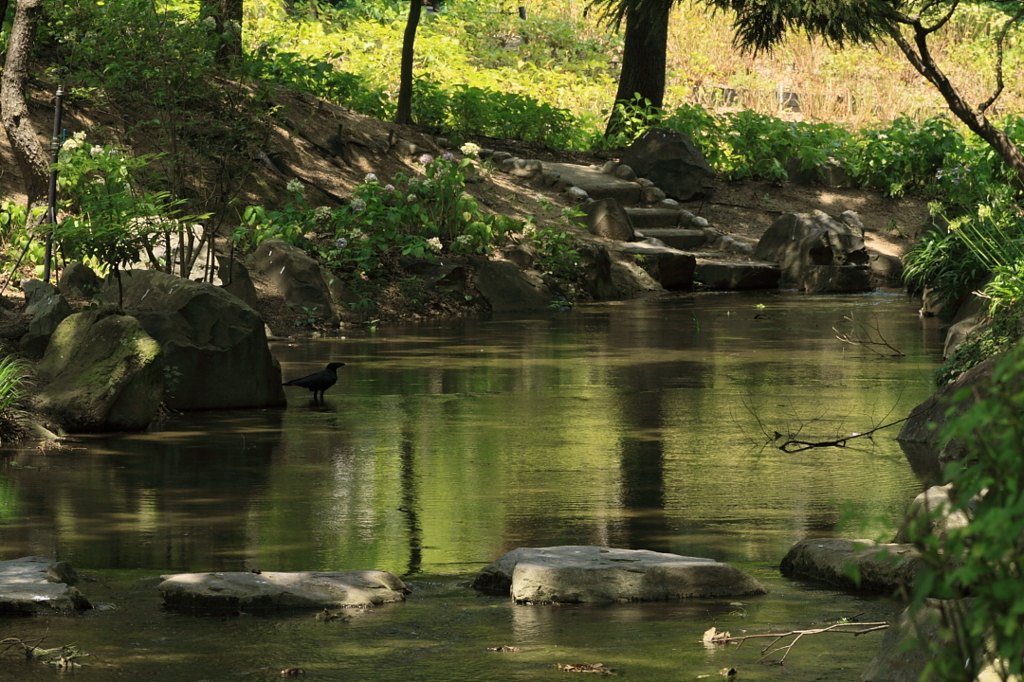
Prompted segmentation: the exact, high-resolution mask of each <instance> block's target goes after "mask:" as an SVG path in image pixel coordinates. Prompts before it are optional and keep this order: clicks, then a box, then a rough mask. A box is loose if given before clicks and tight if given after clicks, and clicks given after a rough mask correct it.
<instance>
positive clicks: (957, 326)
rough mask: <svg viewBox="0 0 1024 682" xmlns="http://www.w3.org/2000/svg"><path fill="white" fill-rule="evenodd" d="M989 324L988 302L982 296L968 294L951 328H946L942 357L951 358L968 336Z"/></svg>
mask: <svg viewBox="0 0 1024 682" xmlns="http://www.w3.org/2000/svg"><path fill="white" fill-rule="evenodd" d="M987 324H988V302H987V301H986V300H985V299H983V298H981V297H980V296H975V295H974V294H968V296H967V298H966V299H964V302H963V303H961V304H960V307H959V308H958V309H957V311H956V315H954V316H953V320H952V323H951V324H950V326H949V329H947V330H946V342H945V345H944V346H943V349H942V357H944V358H949V356H951V355H952V354H953V353H954V352H955V351H956V349H957V348H959V347H960V344H962V343H963V342H964V341H966V340H967V337H968V336H970V335H971V334H972V333H974V332H976V331H981V330H982V329H984V328H985V327H986V326H987Z"/></svg>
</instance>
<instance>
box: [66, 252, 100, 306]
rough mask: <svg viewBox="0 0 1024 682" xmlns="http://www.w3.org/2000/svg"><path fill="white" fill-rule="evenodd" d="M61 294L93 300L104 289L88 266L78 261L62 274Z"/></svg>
mask: <svg viewBox="0 0 1024 682" xmlns="http://www.w3.org/2000/svg"><path fill="white" fill-rule="evenodd" d="M59 286H60V292H61V293H62V294H64V295H65V296H68V297H71V298H92V297H93V296H95V295H96V294H98V293H99V292H100V289H102V288H103V280H102V279H100V278H99V277H98V276H97V275H96V273H95V272H93V271H92V268H90V267H89V266H88V265H85V264H84V263H80V262H78V261H76V262H74V263H71V264H69V265H68V266H67V267H66V268H64V271H63V272H61V273H60V285H59Z"/></svg>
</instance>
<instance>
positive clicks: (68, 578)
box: [0, 556, 92, 615]
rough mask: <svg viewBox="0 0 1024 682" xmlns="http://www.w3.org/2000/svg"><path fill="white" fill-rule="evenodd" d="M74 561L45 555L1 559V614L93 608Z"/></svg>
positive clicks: (58, 612)
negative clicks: (85, 595)
mask: <svg viewBox="0 0 1024 682" xmlns="http://www.w3.org/2000/svg"><path fill="white" fill-rule="evenodd" d="M77 583H78V575H77V574H76V573H75V569H73V568H71V565H70V564H68V563H67V562H64V561H54V560H52V559H47V558H46V557H41V556H27V557H22V558H20V559H11V560H10V561H0V614H3V615H31V614H45V615H53V614H69V613H74V612H76V611H85V610H87V609H91V608H92V604H90V603H89V600H88V599H86V598H85V597H84V596H83V595H82V593H81V592H79V591H78V588H76V587H75V585H76V584H77Z"/></svg>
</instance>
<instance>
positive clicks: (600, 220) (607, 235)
mask: <svg viewBox="0 0 1024 682" xmlns="http://www.w3.org/2000/svg"><path fill="white" fill-rule="evenodd" d="M584 211H585V213H586V224H587V231H588V232H590V234H592V235H595V236H597V237H603V238H604V239H614V240H616V241H621V242H628V241H632V240H633V239H634V235H633V222H632V220H631V219H630V216H629V214H628V213H627V212H626V210H625V209H623V208H622V206H621V205H620V204H619V202H618V201H616V200H615V199H600V200H598V201H595V202H593V203H592V204H589V205H587V207H586V208H585V209H584Z"/></svg>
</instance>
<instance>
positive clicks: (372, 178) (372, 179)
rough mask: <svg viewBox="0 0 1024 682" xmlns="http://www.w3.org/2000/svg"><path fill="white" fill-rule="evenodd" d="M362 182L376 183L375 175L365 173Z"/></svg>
mask: <svg viewBox="0 0 1024 682" xmlns="http://www.w3.org/2000/svg"><path fill="white" fill-rule="evenodd" d="M363 182H366V183H369V182H377V175H376V174H375V173H367V174H366V177H365V178H363Z"/></svg>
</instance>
